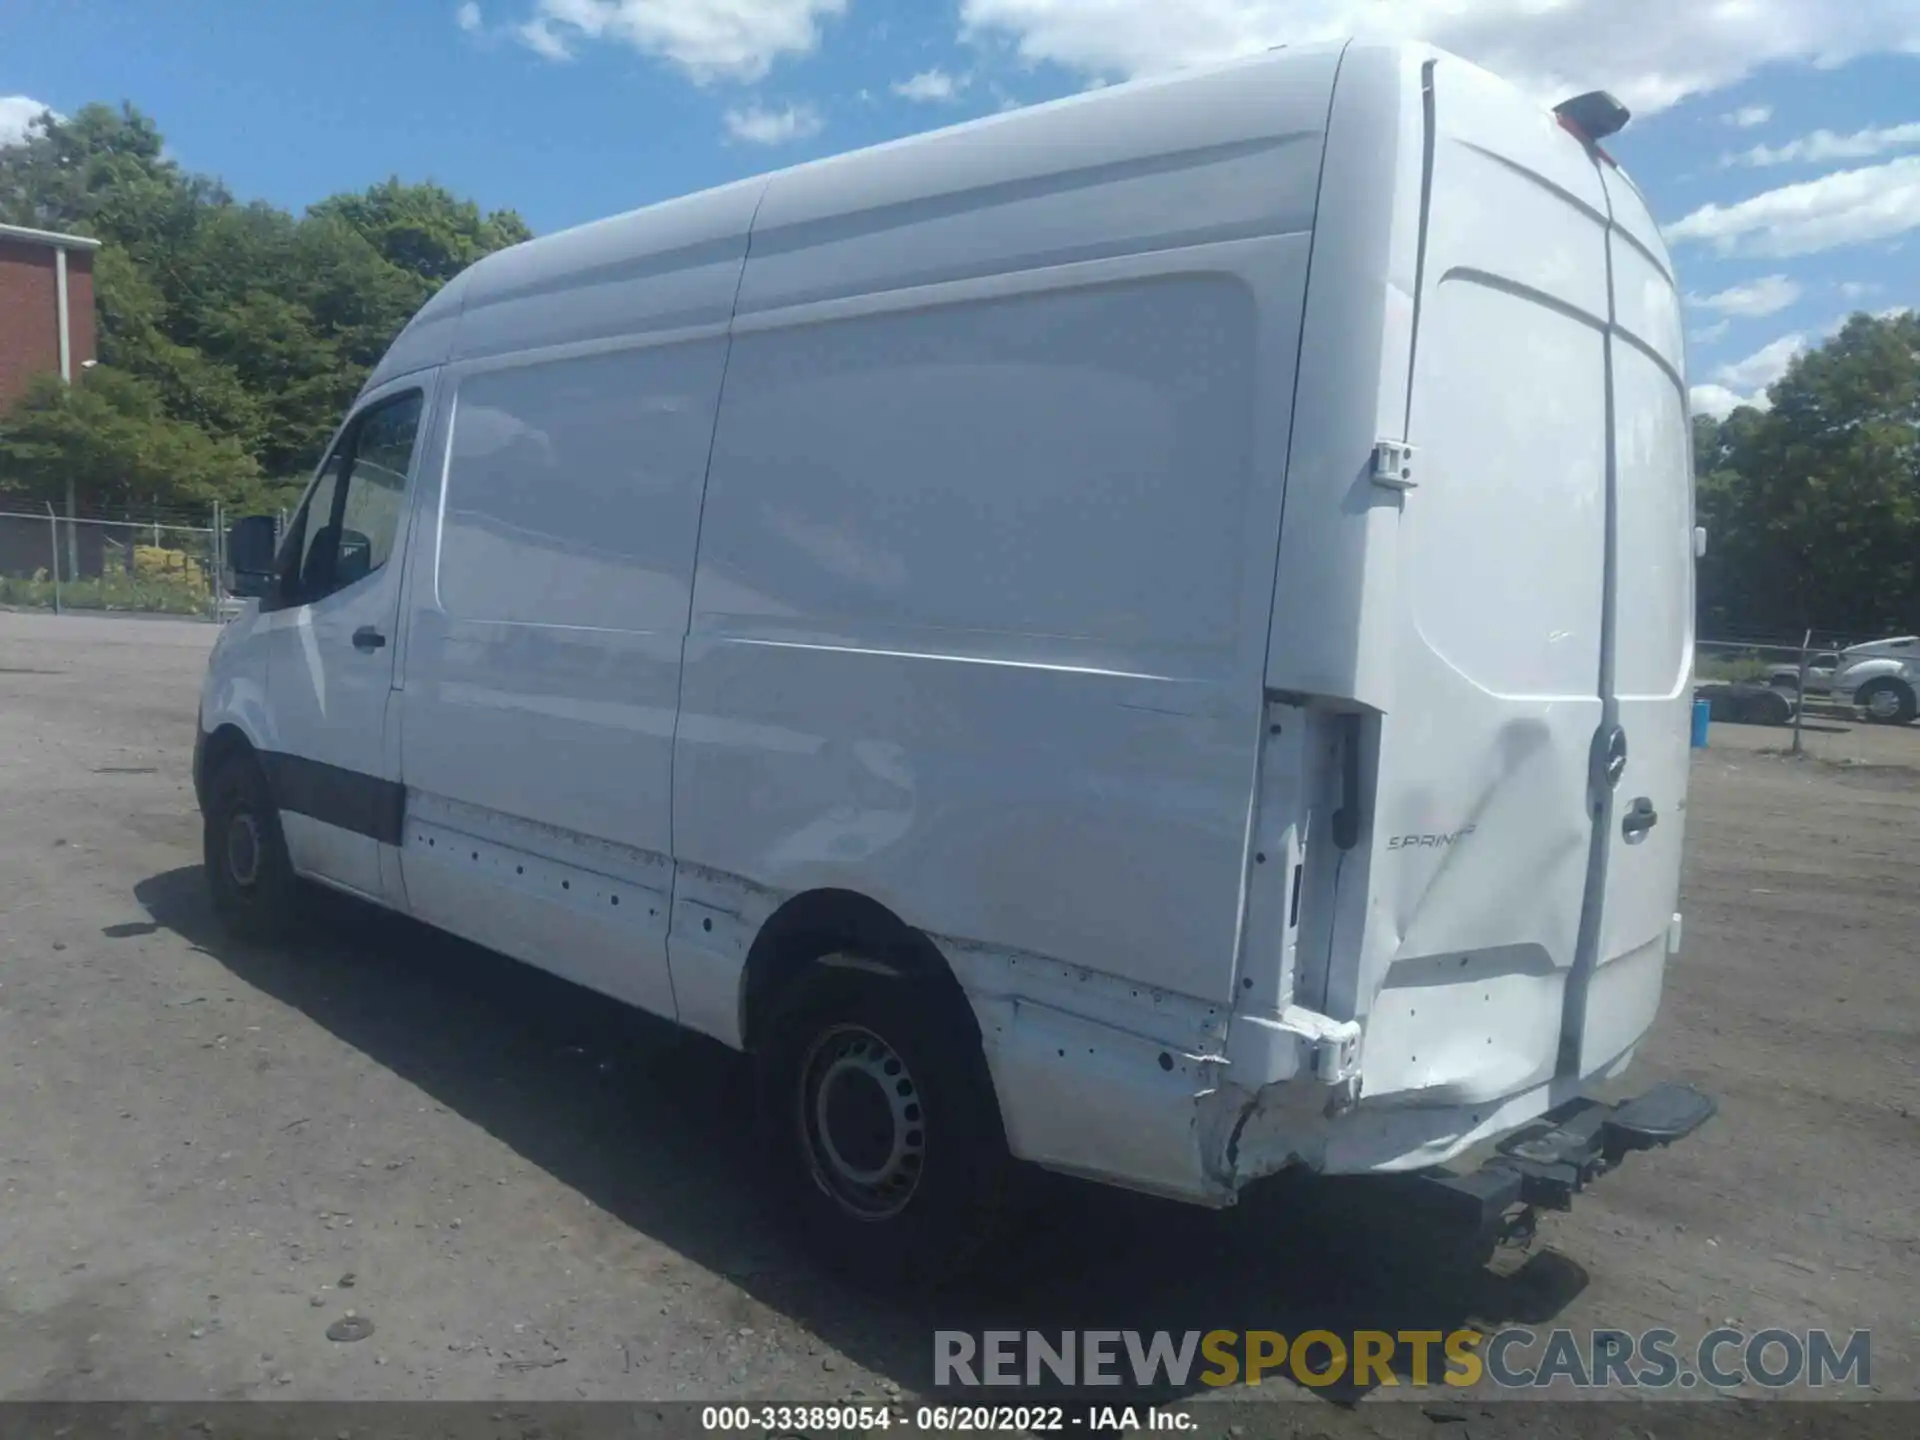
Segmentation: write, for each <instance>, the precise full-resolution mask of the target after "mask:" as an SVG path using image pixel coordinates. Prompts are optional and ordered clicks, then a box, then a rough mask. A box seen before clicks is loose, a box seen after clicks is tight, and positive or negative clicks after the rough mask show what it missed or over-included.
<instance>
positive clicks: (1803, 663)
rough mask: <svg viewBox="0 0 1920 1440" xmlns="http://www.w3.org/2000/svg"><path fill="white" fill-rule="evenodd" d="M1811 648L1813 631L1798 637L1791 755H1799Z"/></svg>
mask: <svg viewBox="0 0 1920 1440" xmlns="http://www.w3.org/2000/svg"><path fill="white" fill-rule="evenodd" d="M1812 646H1813V631H1811V630H1809V631H1807V633H1806V634H1805V635H1802V636H1801V637H1800V688H1799V694H1798V695H1797V696H1796V697H1795V699H1794V702H1793V753H1794V754H1796V755H1798V754H1799V753H1800V717H1801V716H1803V715H1805V714H1806V713H1807V652H1808V650H1810V649H1811V648H1812Z"/></svg>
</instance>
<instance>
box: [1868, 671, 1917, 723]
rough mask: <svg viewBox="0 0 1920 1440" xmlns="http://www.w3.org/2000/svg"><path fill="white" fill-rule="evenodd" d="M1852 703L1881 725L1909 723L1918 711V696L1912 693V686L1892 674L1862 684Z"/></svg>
mask: <svg viewBox="0 0 1920 1440" xmlns="http://www.w3.org/2000/svg"><path fill="white" fill-rule="evenodd" d="M1854 704H1856V705H1858V706H1859V707H1860V708H1861V709H1862V710H1865V711H1866V712H1867V718H1868V719H1869V720H1874V721H1877V722H1878V723H1880V724H1882V725H1911V724H1912V723H1913V720H1914V715H1915V714H1916V713H1920V698H1917V697H1916V696H1915V695H1914V690H1913V687H1912V686H1911V685H1909V684H1907V683H1906V682H1905V681H1903V680H1896V679H1894V678H1893V677H1892V676H1885V677H1883V678H1881V679H1878V680H1869V681H1868V682H1867V683H1866V684H1865V685H1862V686H1861V687H1860V693H1859V694H1858V695H1856V696H1854Z"/></svg>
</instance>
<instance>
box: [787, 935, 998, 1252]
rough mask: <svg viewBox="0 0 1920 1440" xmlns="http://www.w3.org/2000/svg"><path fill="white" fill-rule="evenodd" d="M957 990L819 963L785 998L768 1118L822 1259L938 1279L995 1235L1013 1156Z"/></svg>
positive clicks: (790, 1190)
mask: <svg viewBox="0 0 1920 1440" xmlns="http://www.w3.org/2000/svg"><path fill="white" fill-rule="evenodd" d="M955 1003H960V1004H964V1003H965V1002H964V1001H963V1000H960V999H959V997H957V996H948V995H947V994H945V993H943V991H942V990H941V989H940V988H938V987H936V986H935V985H933V984H931V983H929V982H927V981H924V980H920V979H916V978H912V977H908V976H901V975H890V974H885V975H883V974H876V973H874V972H873V971H872V970H868V969H858V970H856V969H847V968H840V967H838V966H835V965H833V964H832V963H831V961H829V962H828V963H825V964H821V965H816V966H814V967H813V968H812V969H810V970H808V971H807V972H805V973H804V974H803V975H802V976H801V977H800V978H799V979H797V980H795V981H794V982H793V984H792V985H791V986H790V987H789V989H788V990H787V991H786V993H784V994H783V995H782V996H781V997H780V1005H779V1011H778V1014H777V1015H776V1016H775V1018H774V1019H773V1021H772V1025H771V1033H770V1035H769V1036H768V1039H767V1043H766V1044H765V1045H764V1046H763V1047H762V1050H761V1054H760V1114H761V1123H762V1125H763V1127H764V1128H765V1133H766V1139H767V1142H768V1143H767V1149H768V1153H769V1155H770V1157H771V1158H772V1160H773V1162H774V1164H775V1165H776V1167H777V1169H778V1172H779V1173H778V1180H779V1185H780V1189H781V1191H782V1194H783V1196H784V1198H785V1199H786V1201H787V1204H788V1207H789V1209H790V1213H791V1215H792V1217H793V1218H794V1219H795V1220H796V1221H797V1222H798V1223H799V1224H800V1226H801V1228H802V1230H803V1231H804V1232H805V1235H806V1238H807V1239H808V1240H809V1242H810V1243H812V1245H813V1246H814V1247H815V1248H816V1249H817V1250H818V1251H819V1252H820V1253H821V1254H822V1257H823V1258H824V1259H825V1260H827V1262H828V1263H829V1264H831V1265H833V1266H835V1267H836V1268H838V1269H843V1270H847V1271H851V1272H854V1273H856V1274H859V1275H860V1276H862V1277H863V1278H865V1279H869V1280H873V1281H879V1282H883V1283H895V1284H908V1285H920V1284H935V1283H938V1282H939V1281H941V1280H944V1279H948V1278H951V1277H952V1276H953V1275H955V1274H957V1273H958V1272H959V1271H961V1270H962V1269H964V1268H965V1267H966V1266H968V1265H969V1264H971V1263H972V1262H973V1261H974V1260H975V1259H977V1258H978V1257H979V1255H980V1253H981V1251H982V1250H983V1249H984V1248H985V1247H986V1246H987V1245H988V1244H989V1243H990V1242H991V1241H992V1239H993V1238H994V1236H995V1235H996V1234H998V1233H999V1231H1000V1229H1001V1226H1002V1222H1003V1217H1004V1215H1005V1213H1006V1209H1007V1197H1008V1192H1009V1189H1010V1185H1011V1178H1012V1161H1011V1159H1010V1158H1009V1156H1008V1154H1007V1148H1006V1141H1005V1139H1004V1137H1003V1135H1002V1133H1001V1129H1000V1116H999V1106H998V1104H997V1103H996V1101H995V1099H994V1094H993V1085H992V1081H991V1079H990V1078H989V1077H988V1074H987V1068H986V1062H985V1060H984V1058H983V1057H982V1056H981V1054H980V1050H979V1045H978V1042H977V1040H976V1039H975V1036H974V1027H973V1025H972V1024H971V1023H957V1021H959V1020H960V1019H962V1018H963V1017H956V1016H955V1015H954V1014H953V1013H952V1006H953V1004H955Z"/></svg>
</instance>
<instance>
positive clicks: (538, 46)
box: [513, 18, 573, 60]
mask: <svg viewBox="0 0 1920 1440" xmlns="http://www.w3.org/2000/svg"><path fill="white" fill-rule="evenodd" d="M513 33H514V34H515V35H516V36H517V37H518V38H519V41H520V43H521V44H522V45H524V46H526V47H527V48H528V49H529V50H531V51H533V53H534V54H536V55H538V56H539V57H540V58H541V59H543V60H571V59H572V58H573V50H572V48H571V47H570V46H569V45H568V44H567V42H566V41H565V40H562V39H561V38H560V36H559V34H558V33H557V32H556V31H555V30H554V29H553V27H552V26H551V25H549V24H547V22H546V21H545V20H541V19H537V18H536V19H533V20H529V21H527V22H526V24H524V25H517V26H515V27H514V31H513Z"/></svg>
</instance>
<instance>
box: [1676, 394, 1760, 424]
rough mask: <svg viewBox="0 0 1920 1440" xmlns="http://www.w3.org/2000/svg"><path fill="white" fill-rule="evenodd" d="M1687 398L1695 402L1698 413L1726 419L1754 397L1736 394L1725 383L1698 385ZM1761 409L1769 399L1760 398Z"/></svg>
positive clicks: (1695, 410)
mask: <svg viewBox="0 0 1920 1440" xmlns="http://www.w3.org/2000/svg"><path fill="white" fill-rule="evenodd" d="M1687 398H1688V399H1689V400H1690V401H1691V402H1692V403H1693V413H1694V414H1696V415H1711V416H1713V418H1714V419H1716V420H1724V419H1726V418H1727V416H1729V415H1731V414H1732V413H1733V412H1734V411H1736V410H1738V409H1739V408H1740V407H1741V406H1742V405H1751V404H1753V403H1754V401H1753V399H1751V398H1750V397H1748V396H1745V395H1736V394H1734V393H1733V391H1731V390H1729V389H1728V388H1727V387H1726V386H1724V385H1696V386H1694V387H1693V389H1691V390H1690V391H1688V392H1687ZM1759 404H1760V408H1761V409H1763V410H1764V409H1765V408H1766V404H1767V400H1766V397H1765V396H1764V395H1763V396H1761V397H1760V398H1759Z"/></svg>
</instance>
